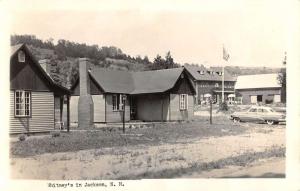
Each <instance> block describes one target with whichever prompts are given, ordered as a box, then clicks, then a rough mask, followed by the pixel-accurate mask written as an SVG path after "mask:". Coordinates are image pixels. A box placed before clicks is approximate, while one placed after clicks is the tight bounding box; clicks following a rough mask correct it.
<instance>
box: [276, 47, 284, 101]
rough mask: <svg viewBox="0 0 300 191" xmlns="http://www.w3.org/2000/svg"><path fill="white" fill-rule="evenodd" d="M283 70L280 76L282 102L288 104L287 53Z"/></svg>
mask: <svg viewBox="0 0 300 191" xmlns="http://www.w3.org/2000/svg"><path fill="white" fill-rule="evenodd" d="M282 64H283V66H284V67H283V68H282V69H281V72H280V73H279V74H278V77H277V79H278V81H279V83H280V84H281V102H282V103H286V68H285V67H286V52H285V53H284V59H283V62H282Z"/></svg>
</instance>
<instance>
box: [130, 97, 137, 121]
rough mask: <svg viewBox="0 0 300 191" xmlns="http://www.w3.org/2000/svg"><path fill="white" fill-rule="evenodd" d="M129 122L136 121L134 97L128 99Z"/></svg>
mask: <svg viewBox="0 0 300 191" xmlns="http://www.w3.org/2000/svg"><path fill="white" fill-rule="evenodd" d="M129 101H130V120H136V115H137V113H136V112H137V107H136V99H135V97H130V100H129Z"/></svg>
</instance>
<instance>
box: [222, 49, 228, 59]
mask: <svg viewBox="0 0 300 191" xmlns="http://www.w3.org/2000/svg"><path fill="white" fill-rule="evenodd" d="M223 59H224V60H226V61H228V59H229V54H228V52H227V51H226V49H225V48H224V46H223Z"/></svg>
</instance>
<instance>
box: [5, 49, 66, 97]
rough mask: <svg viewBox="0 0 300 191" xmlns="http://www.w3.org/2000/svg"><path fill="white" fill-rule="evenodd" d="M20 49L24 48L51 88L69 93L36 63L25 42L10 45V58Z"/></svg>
mask: <svg viewBox="0 0 300 191" xmlns="http://www.w3.org/2000/svg"><path fill="white" fill-rule="evenodd" d="M20 49H22V50H24V51H25V52H26V53H27V54H28V55H29V57H30V58H31V60H32V61H33V64H34V65H35V66H36V67H37V69H38V70H39V72H40V73H42V75H44V76H45V77H46V80H47V81H48V82H49V84H50V85H51V86H52V87H53V88H55V89H56V90H58V91H60V92H62V93H64V94H70V90H69V89H67V88H66V87H63V86H61V85H59V84H57V83H56V82H54V81H53V79H52V78H51V77H50V76H49V75H48V74H47V73H46V72H45V70H44V69H43V68H42V67H41V65H40V64H39V63H38V61H37V60H36V58H35V57H34V56H33V54H32V53H31V51H30V50H29V48H28V47H27V45H26V44H17V45H14V46H11V54H10V58H12V57H13V56H14V55H15V54H16V53H17V52H18V51H19V50H20Z"/></svg>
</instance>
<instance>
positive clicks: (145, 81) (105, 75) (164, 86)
mask: <svg viewBox="0 0 300 191" xmlns="http://www.w3.org/2000/svg"><path fill="white" fill-rule="evenodd" d="M183 71H184V68H172V69H164V70H152V71H142V72H129V71H117V70H107V69H104V68H94V69H93V70H91V71H90V75H91V77H92V78H93V79H94V80H95V81H96V82H97V83H98V85H99V86H100V87H101V88H102V89H103V90H104V91H105V92H107V93H124V94H145V93H162V92H165V91H167V90H170V89H172V88H173V87H174V86H175V83H176V82H177V80H178V79H179V77H180V75H181V74H182V72H183Z"/></svg>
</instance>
